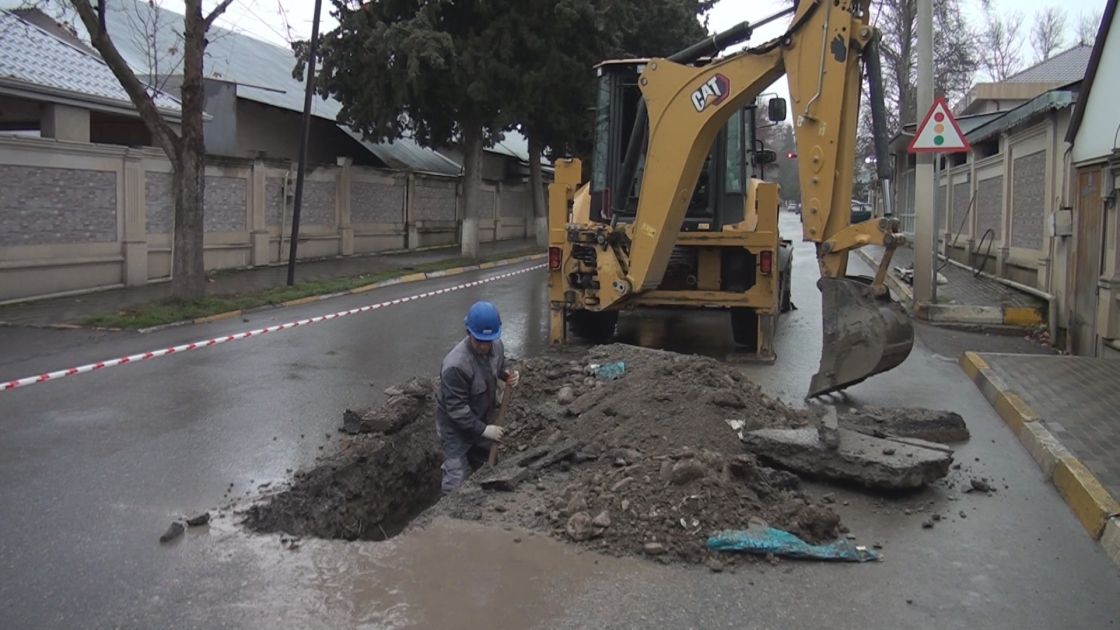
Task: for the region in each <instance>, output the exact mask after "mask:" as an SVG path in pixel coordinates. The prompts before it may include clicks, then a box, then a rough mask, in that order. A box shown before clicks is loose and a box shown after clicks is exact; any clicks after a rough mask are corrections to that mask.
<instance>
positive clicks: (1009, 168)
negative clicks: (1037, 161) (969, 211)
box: [996, 133, 1015, 278]
mask: <svg viewBox="0 0 1120 630" xmlns="http://www.w3.org/2000/svg"><path fill="white" fill-rule="evenodd" d="M1000 142H1002V143H1003V146H1004V150H1003V209H1002V214H1001V216H1000V231H1001V232H1002V233H1003V234H1002V238H1001V239H1000V241H1001V243H1000V248H999V253H998V254H997V255H996V275H998V276H999V277H1001V278H1006V277H1007V261H1008V260H1009V259H1010V258H1011V215H1012V213H1013V212H1015V208H1014V206H1013V205H1012V199H1013V197H1012V193H1013V192H1014V191H1015V182H1014V180H1013V179H1012V176H1013V175H1014V174H1015V173H1014V161H1015V160H1014V159H1013V158H1014V157H1015V156H1014V155H1013V154H1012V152H1011V137H1010V136H1008V134H1006V133H1005V134H1002V136H1001V139H1000Z"/></svg>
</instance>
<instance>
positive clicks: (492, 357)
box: [436, 337, 506, 442]
mask: <svg viewBox="0 0 1120 630" xmlns="http://www.w3.org/2000/svg"><path fill="white" fill-rule="evenodd" d="M505 369H506V356H505V350H504V349H503V348H502V342H501V341H495V342H494V344H493V345H492V346H491V347H490V354H488V355H486V356H479V355H478V353H476V352H475V351H474V350H473V349H472V348H471V345H470V338H469V337H464V338H463V340H462V341H460V342H459V343H458V344H457V345H456V346H455V347H454V348H452V349H451V352H449V353H447V356H446V357H444V358H443V365H442V366H441V367H440V371H439V374H440V384H439V395H438V396H437V397H436V422H437V423H438V424H439V426H440V430H441V433H442V432H443V431H445V430H450V431H451V432H453V433H456V434H458V435H460V436H462V437H463V438H465V439H467V440H468V441H470V442H476V441H478V440H479V439H480V438H481V436H482V431H483V430H484V429H485V428H486V425H487V424H489V423H490V418H491V416H492V414H493V412H494V410H495V409H496V408H497V401H498V395H497V391H498V377H499V376H500V375H501V374H502V373H503V372H504V371H505Z"/></svg>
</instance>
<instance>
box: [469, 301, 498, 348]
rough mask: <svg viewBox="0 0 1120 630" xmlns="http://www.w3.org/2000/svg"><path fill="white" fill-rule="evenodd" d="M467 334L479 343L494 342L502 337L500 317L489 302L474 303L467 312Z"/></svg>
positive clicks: (495, 308) (496, 309)
mask: <svg viewBox="0 0 1120 630" xmlns="http://www.w3.org/2000/svg"><path fill="white" fill-rule="evenodd" d="M464 323H466V325H467V332H469V333H470V334H471V336H472V337H474V338H475V339H477V340H479V341H494V340H495V339H497V338H498V337H500V336H502V317H501V316H500V315H498V308H497V307H496V306H494V305H493V304H491V303H489V302H475V303H474V305H473V306H471V310H469V311H467V318H466V320H465V322H464Z"/></svg>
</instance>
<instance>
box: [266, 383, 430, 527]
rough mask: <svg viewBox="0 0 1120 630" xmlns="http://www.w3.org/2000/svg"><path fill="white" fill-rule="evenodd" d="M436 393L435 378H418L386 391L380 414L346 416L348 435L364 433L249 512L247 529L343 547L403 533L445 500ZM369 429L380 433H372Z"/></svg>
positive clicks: (351, 412)
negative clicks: (434, 421)
mask: <svg viewBox="0 0 1120 630" xmlns="http://www.w3.org/2000/svg"><path fill="white" fill-rule="evenodd" d="M432 388H433V384H432V381H431V380H430V379H413V380H412V381H410V382H409V383H407V384H405V385H403V386H400V387H396V388H390V389H389V390H387V391H386V394H387V399H386V401H385V404H384V405H383V406H382V407H380V408H379V409H376V410H367V411H360V412H353V411H349V410H348V411H347V412H346V415H345V420H344V421H345V423H346V424H345V425H344V430H346V431H347V432H350V429H354V430H355V431H357V430H360V429H362V428H365V429H366V432H365V433H364V434H363V435H356V436H354V437H352V438H349V439H348V440H346V441H344V442H343V447H342V449H341V450H340V451H338V452H337V453H333V454H331V455H328V456H326V457H323V458H321V459H320V460H319V463H318V465H317V466H316V467H315V468H312V469H311V470H307V471H300V472H298V473H296V475H295V476H294V478H293V479H292V482H291V484H290V486H289V487H288V488H286V489H283V490H281V491H279V492H278V493H276V494H274V495H272V496H270V497H268V498H267V499H266V500H265V501H264V502H262V503H260V504H258V505H254V506H252V507H251V508H249V510H248V512H247V513H246V515H245V521H244V523H245V525H246V526H247V527H249V528H250V529H252V530H254V531H259V532H284V533H287V534H293V535H296V536H316V537H320V538H342V539H345V540H357V539H363V540H384V539H386V538H391V537H392V536H396V535H397V534H399V533H400V532H401V530H403V529H404V528H405V526H407V525H408V523H409V522H410V521H412V519H414V518H415V517H416V516H417V515H418V514H420V513H421V512H423V511H424V510H425V509H427V508H429V507H431V506H432V505H433V504H434V503H435V502H436V501H438V500H439V484H440V470H439V467H440V463H441V462H442V461H443V455H442V453H441V452H440V447H439V442H438V440H437V438H436V434H435V429H434V427H433V425H432V424H431V418H432V417H433V414H434V413H435V402H434V398H433V396H432V391H433V389H432ZM355 423H357V424H355ZM371 427H377V430H378V431H379V432H377V433H371V432H370V431H373V428H371Z"/></svg>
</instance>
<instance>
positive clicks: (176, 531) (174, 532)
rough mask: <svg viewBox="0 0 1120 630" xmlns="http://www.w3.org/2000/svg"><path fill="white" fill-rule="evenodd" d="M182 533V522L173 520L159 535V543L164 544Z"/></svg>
mask: <svg viewBox="0 0 1120 630" xmlns="http://www.w3.org/2000/svg"><path fill="white" fill-rule="evenodd" d="M182 535H183V524H182V523H180V522H179V521H175V522H173V523H171V525H170V526H169V527H168V528H167V531H165V532H163V535H162V536H160V537H159V542H160V544H164V545H166V544H167V543H169V542H171V541H173V540H175V539H176V538H178V537H180V536H182Z"/></svg>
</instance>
